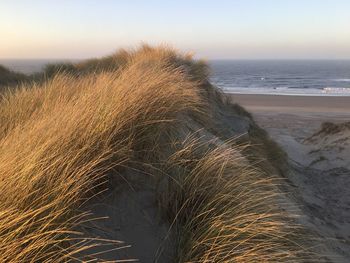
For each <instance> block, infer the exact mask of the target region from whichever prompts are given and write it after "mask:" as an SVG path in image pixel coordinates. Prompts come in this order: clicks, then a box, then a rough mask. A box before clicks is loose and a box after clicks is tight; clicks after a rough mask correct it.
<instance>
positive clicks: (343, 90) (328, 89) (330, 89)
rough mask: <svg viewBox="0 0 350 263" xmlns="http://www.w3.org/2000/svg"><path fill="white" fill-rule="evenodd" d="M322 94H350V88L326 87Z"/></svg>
mask: <svg viewBox="0 0 350 263" xmlns="http://www.w3.org/2000/svg"><path fill="white" fill-rule="evenodd" d="M322 93H341V94H344V93H346V94H350V88H345V87H340V88H339V87H326V88H323V89H322Z"/></svg>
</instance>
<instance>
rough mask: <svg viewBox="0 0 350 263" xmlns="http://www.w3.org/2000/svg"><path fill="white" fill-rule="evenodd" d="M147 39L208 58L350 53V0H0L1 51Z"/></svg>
mask: <svg viewBox="0 0 350 263" xmlns="http://www.w3.org/2000/svg"><path fill="white" fill-rule="evenodd" d="M141 42H145V43H150V44H159V43H168V44H170V45H173V46H175V47H176V48H178V49H181V50H185V51H194V52H195V53H196V54H197V56H199V57H204V58H207V59H215V58H219V59H223V58H226V59H232V58H233V59H266V58H271V59H276V58H277V59H280V58H292V59H301V58H310V59H350V0H227V1H225V0H212V1H209V0H193V1H190V0H187V1H186V0H174V1H167V0H125V1H122V0H120V1H118V0H115V1H112V0H69V1H68V0H57V1H53V0H22V1H21V0H1V1H0V58H87V57H95V56H101V55H106V54H108V53H111V52H113V51H114V50H115V49H117V48H119V47H136V46H137V45H138V44H140V43H141Z"/></svg>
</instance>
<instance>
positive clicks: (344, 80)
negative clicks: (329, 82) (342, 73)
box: [333, 79, 350, 82]
mask: <svg viewBox="0 0 350 263" xmlns="http://www.w3.org/2000/svg"><path fill="white" fill-rule="evenodd" d="M333 81H336V82H350V79H333Z"/></svg>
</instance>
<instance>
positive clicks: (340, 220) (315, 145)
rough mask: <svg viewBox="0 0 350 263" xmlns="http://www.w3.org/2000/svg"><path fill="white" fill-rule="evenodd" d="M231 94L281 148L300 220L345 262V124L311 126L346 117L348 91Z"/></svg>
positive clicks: (348, 194)
mask: <svg viewBox="0 0 350 263" xmlns="http://www.w3.org/2000/svg"><path fill="white" fill-rule="evenodd" d="M231 98H232V99H233V101H234V102H237V103H239V104H241V105H242V106H244V107H246V109H247V110H249V111H250V112H251V113H252V114H253V117H254V119H255V120H256V121H257V122H258V124H259V125H260V126H261V127H263V128H264V129H266V130H267V131H268V133H269V134H270V136H271V137H272V138H273V139H274V140H275V141H277V142H278V143H279V144H280V146H281V147H282V148H283V149H284V150H285V151H286V152H287V154H288V157H289V163H290V166H291V170H290V171H289V173H288V179H289V180H290V182H291V184H292V185H293V186H294V189H295V193H294V195H295V197H296V200H297V202H298V203H299V205H300V207H301V209H302V210H303V213H304V214H305V215H306V219H305V222H304V223H305V224H306V225H307V226H308V227H309V228H310V229H311V230H312V231H313V232H315V233H316V235H317V236H318V237H319V238H320V240H322V242H323V243H325V246H326V254H327V255H329V258H330V259H331V261H333V262H349V260H350V191H349V189H350V129H343V130H342V131H341V132H337V133H334V134H323V133H321V134H317V132H318V131H319V130H320V126H321V124H322V123H324V122H333V123H343V122H347V121H350V97H311V96H279V95H236V94H235V95H231ZM314 134H317V135H314ZM313 135H314V136H313ZM322 253H324V251H322Z"/></svg>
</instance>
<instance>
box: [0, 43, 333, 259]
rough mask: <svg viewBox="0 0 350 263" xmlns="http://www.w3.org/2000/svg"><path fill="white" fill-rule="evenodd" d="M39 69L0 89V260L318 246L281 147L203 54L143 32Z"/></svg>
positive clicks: (220, 255)
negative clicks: (229, 93) (226, 89)
mask: <svg viewBox="0 0 350 263" xmlns="http://www.w3.org/2000/svg"><path fill="white" fill-rule="evenodd" d="M51 72H52V73H51V74H48V75H49V77H48V76H47V77H46V78H45V79H43V80H41V81H38V82H34V83H32V84H29V83H27V84H23V85H22V86H21V87H18V88H17V89H14V90H13V91H7V92H6V93H5V94H3V96H2V98H1V101H0V124H1V125H0V176H1V177H0V179H1V180H0V219H1V220H0V233H1V235H0V241H1V242H0V252H1V253H0V261H1V262H24V261H27V262H48V261H53V262H66V261H73V262H74V261H88V262H96V261H97V262H103V261H108V262H111V261H112V262H113V261H114V262H132V261H141V262H157V261H158V262H259V261H261V262H303V261H305V262H320V261H322V260H326V259H325V258H324V257H323V256H324V255H322V253H320V252H319V251H314V249H313V248H314V247H315V246H316V245H319V242H318V241H317V238H316V236H314V235H313V233H312V231H311V230H310V229H308V228H307V226H306V225H305V224H303V215H302V209H300V207H299V205H298V204H297V203H296V202H295V200H294V199H293V197H292V196H290V194H289V191H288V189H290V188H291V186H290V185H289V183H288V180H287V178H286V177H285V175H286V173H287V171H288V169H289V167H288V162H287V156H286V154H285V153H284V152H283V150H281V149H280V147H279V146H278V145H277V144H276V143H275V142H274V141H273V140H271V139H270V138H269V136H268V134H267V133H266V132H265V131H264V130H263V129H261V128H260V127H259V126H258V125H257V124H256V123H255V121H254V120H253V118H252V116H251V115H250V114H249V113H248V112H247V111H246V110H245V109H244V108H242V107H240V106H239V105H237V104H235V103H234V102H232V100H231V99H230V98H228V97H226V96H225V95H224V94H222V93H221V92H220V91H219V90H218V89H217V88H215V87H213V86H212V85H211V84H210V83H209V81H208V72H209V69H208V68H207V66H206V64H205V63H204V62H202V61H195V60H193V59H192V58H191V57H190V56H188V55H184V54H181V53H180V52H177V51H174V50H173V49H171V48H168V47H156V48H152V47H149V46H143V47H141V48H140V49H138V50H135V51H125V50H123V51H120V52H117V53H115V54H113V55H111V56H108V57H106V58H102V59H95V60H89V61H87V62H81V63H78V64H71V65H69V66H67V67H65V69H64V67H63V66H62V65H61V66H58V69H57V68H56V69H53V68H51ZM315 243H316V244H315ZM316 252H317V253H316Z"/></svg>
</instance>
